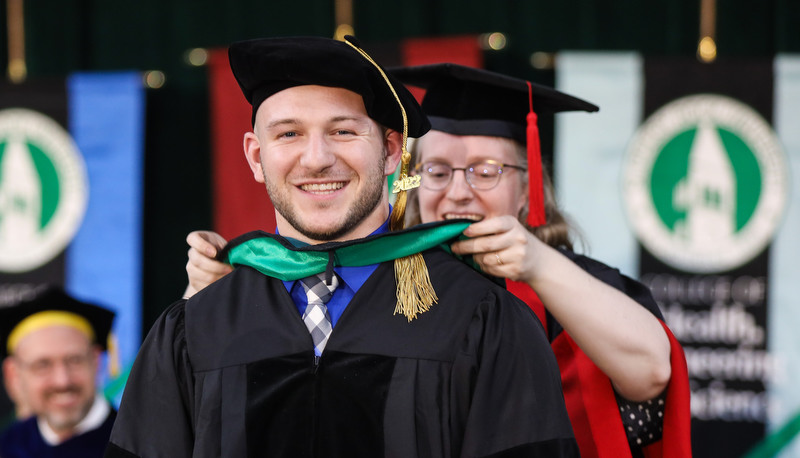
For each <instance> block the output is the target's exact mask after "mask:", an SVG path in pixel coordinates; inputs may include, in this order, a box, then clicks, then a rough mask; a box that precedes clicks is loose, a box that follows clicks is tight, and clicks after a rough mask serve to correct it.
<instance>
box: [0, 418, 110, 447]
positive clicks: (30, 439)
mask: <svg viewBox="0 0 800 458" xmlns="http://www.w3.org/2000/svg"><path fill="white" fill-rule="evenodd" d="M115 416H116V412H115V411H114V410H113V409H112V410H111V412H110V413H109V414H108V417H106V419H105V421H104V422H103V423H102V424H101V425H100V427H99V428H97V429H93V430H91V431H87V432H85V433H83V434H81V435H78V436H75V437H71V438H70V439H68V440H66V441H64V442H62V443H61V444H58V445H56V446H52V445H49V444H48V443H47V442H45V441H44V438H43V437H42V435H41V433H39V427H38V425H37V424H36V418H35V417H32V418H28V419H27V420H24V421H21V422H19V423H15V424H14V425H12V426H11V427H9V429H8V430H6V432H5V433H3V436H2V437H1V438H0V457H2V458H101V457H102V456H103V452H104V451H105V449H106V445H108V438H109V436H110V435H111V427H112V426H113V425H114V418H115Z"/></svg>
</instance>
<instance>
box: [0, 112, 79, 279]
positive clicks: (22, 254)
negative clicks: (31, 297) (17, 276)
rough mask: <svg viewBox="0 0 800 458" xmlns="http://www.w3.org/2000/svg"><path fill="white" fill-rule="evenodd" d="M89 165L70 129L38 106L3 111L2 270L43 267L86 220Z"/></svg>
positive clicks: (0, 123)
mask: <svg viewBox="0 0 800 458" xmlns="http://www.w3.org/2000/svg"><path fill="white" fill-rule="evenodd" d="M87 198H88V185H87V179H86V165H85V164H84V162H83V158H82V157H81V155H80V153H79V152H78V150H77V148H76V146H75V143H74V142H73V140H72V138H71V137H70V136H69V134H68V133H67V132H66V131H65V130H64V129H63V128H62V127H61V126H60V125H59V124H58V123H56V122H55V121H53V120H52V119H50V118H49V117H47V116H45V115H43V114H41V113H38V112H36V111H32V110H28V109H21V108H12V109H6V110H2V111H0V272H9V273H19V272H26V271H29V270H33V269H35V268H38V267H40V266H42V265H44V264H46V263H47V262H49V261H50V260H52V259H53V258H55V257H56V256H57V255H58V254H59V253H61V252H62V251H63V250H64V248H65V247H66V246H67V244H69V242H70V241H71V240H72V238H73V237H74V235H75V233H76V232H77V230H78V227H79V226H80V223H81V221H82V220H83V215H84V212H85V210H86V203H87Z"/></svg>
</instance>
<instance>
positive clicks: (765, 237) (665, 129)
mask: <svg viewBox="0 0 800 458" xmlns="http://www.w3.org/2000/svg"><path fill="white" fill-rule="evenodd" d="M786 171H787V166H786V161H785V155H784V153H783V150H782V148H781V146H780V143H779V142H778V139H777V137H776V136H775V134H774V132H773V131H772V128H771V127H770V126H769V124H768V123H767V122H766V121H765V120H764V119H763V118H762V117H761V116H760V115H759V114H758V113H756V112H755V111H754V110H753V109H752V108H750V107H748V106H747V105H745V104H743V103H741V102H738V101H736V100H734V99H732V98H729V97H724V96H718V95H709V94H704V95H695V96H689V97H684V98H681V99H678V100H675V101H673V102H671V103H669V104H667V105H665V106H664V107H662V108H661V109H659V110H658V111H656V112H655V113H654V114H653V115H652V116H651V117H650V118H649V119H648V120H647V121H646V122H645V123H644V124H643V125H642V126H641V127H640V129H639V130H638V131H637V132H636V134H635V135H634V138H633V139H632V141H631V144H630V146H629V148H628V154H627V160H626V165H625V170H624V174H623V176H624V183H623V196H624V199H625V208H626V211H627V215H628V219H629V222H630V224H631V226H632V227H633V229H634V232H635V233H636V235H637V237H638V238H639V240H640V241H641V243H642V245H644V247H645V248H647V250H648V251H649V252H650V253H652V254H653V255H654V256H656V257H657V258H658V259H660V260H661V261H663V262H665V263H666V264H669V265H671V266H673V267H675V268H678V269H681V270H684V271H688V272H697V273H710V272H720V271H726V270H730V269H733V268H736V267H738V266H740V265H742V264H744V263H746V262H747V261H750V260H751V259H753V258H754V257H755V256H757V255H758V254H759V253H761V252H762V251H763V250H764V248H766V246H767V245H768V244H769V241H770V240H771V239H772V236H773V234H774V233H775V230H776V229H777V228H778V226H779V225H780V222H781V219H782V217H783V212H784V209H785V206H786V200H787V189H788V177H787V172H786Z"/></svg>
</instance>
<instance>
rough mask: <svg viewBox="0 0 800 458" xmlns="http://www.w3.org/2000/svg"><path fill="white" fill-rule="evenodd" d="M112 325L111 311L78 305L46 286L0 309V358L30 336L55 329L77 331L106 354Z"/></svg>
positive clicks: (78, 303)
mask: <svg viewBox="0 0 800 458" xmlns="http://www.w3.org/2000/svg"><path fill="white" fill-rule="evenodd" d="M113 321H114V312H112V311H111V310H108V309H106V308H104V307H100V306H98V305H95V304H90V303H87V302H83V301H79V300H77V299H75V298H74V297H72V296H70V295H68V294H67V293H66V292H64V291H63V290H62V289H61V288H59V287H56V286H45V287H42V288H39V289H37V290H35V291H33V292H32V293H31V294H30V295H27V296H25V297H24V298H23V299H22V300H21V301H19V302H17V303H15V304H12V305H10V306H6V307H0V338H2V339H3V341H4V342H5V345H2V346H0V349H2V350H1V351H2V354H0V356H2V357H3V358H5V357H6V356H8V355H9V354H11V353H12V352H13V351H14V349H15V348H16V347H17V345H18V344H19V342H20V341H21V340H22V339H23V338H24V337H26V336H28V335H30V334H31V333H32V332H34V331H37V330H39V329H43V328H45V327H49V326H57V325H62V326H69V327H72V328H74V329H77V330H78V331H80V332H81V333H82V334H84V335H86V336H87V337H88V338H89V340H90V341H91V342H93V343H96V344H97V345H99V346H100V347H101V348H102V349H103V350H106V349H108V338H109V334H110V333H111V325H112V323H113Z"/></svg>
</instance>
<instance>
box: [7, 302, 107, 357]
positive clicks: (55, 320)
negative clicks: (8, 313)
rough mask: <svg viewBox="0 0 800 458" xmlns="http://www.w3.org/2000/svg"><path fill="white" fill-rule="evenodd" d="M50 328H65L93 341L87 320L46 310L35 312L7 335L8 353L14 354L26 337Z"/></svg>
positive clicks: (91, 330)
mask: <svg viewBox="0 0 800 458" xmlns="http://www.w3.org/2000/svg"><path fill="white" fill-rule="evenodd" d="M52 326H67V327H70V328H73V329H76V330H78V331H79V332H80V333H81V334H83V335H85V336H86V337H87V338H88V339H89V341H90V342H94V341H95V335H94V330H93V329H92V325H91V324H89V320H87V319H86V318H84V317H82V316H80V315H76V314H74V313H71V312H64V311H60V310H46V311H44V312H37V313H34V314H33V315H30V316H28V317H27V318H25V319H24V320H22V321H20V322H19V324H17V325H16V326H15V327H14V329H12V330H11V333H10V334H9V335H8V344H7V347H8V348H7V350H8V353H14V350H15V349H16V348H17V345H19V342H20V341H21V340H22V339H24V338H25V337H27V336H28V335H30V334H32V333H34V332H36V331H38V330H40V329H45V328H49V327H52Z"/></svg>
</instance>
